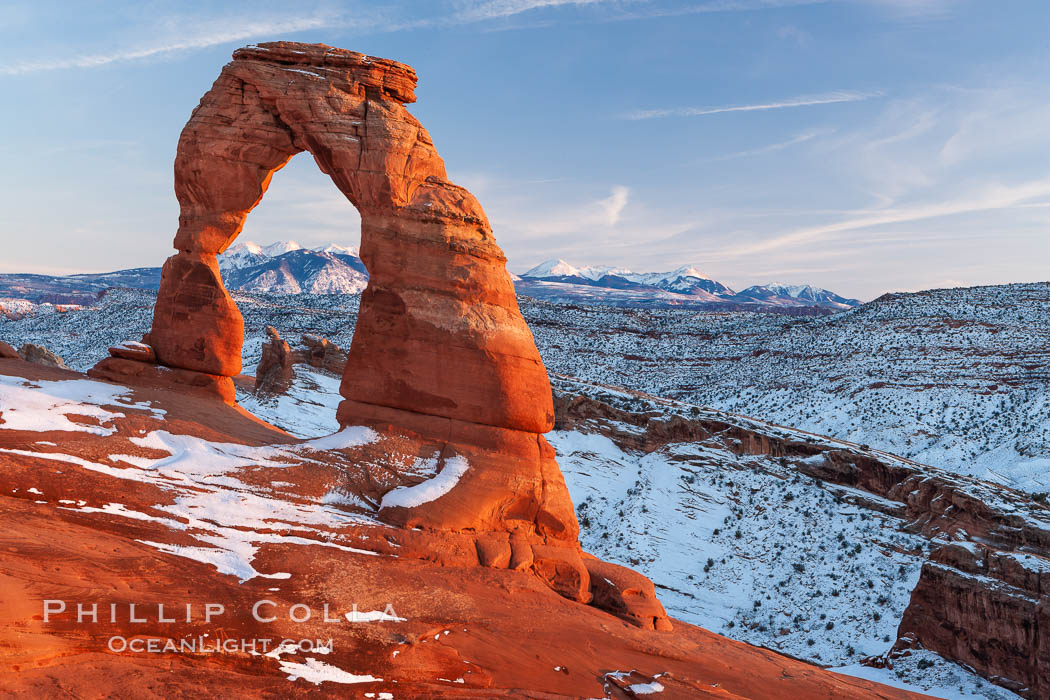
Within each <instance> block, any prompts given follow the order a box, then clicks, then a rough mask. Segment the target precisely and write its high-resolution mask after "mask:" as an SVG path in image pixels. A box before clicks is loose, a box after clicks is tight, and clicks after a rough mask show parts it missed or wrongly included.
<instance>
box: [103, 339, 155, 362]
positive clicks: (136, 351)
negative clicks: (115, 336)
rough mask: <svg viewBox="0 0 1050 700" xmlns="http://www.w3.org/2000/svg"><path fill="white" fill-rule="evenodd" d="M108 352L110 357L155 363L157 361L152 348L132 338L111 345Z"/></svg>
mask: <svg viewBox="0 0 1050 700" xmlns="http://www.w3.org/2000/svg"><path fill="white" fill-rule="evenodd" d="M109 354H110V356H111V357H120V358H123V359H125V360H136V361H137V362H148V363H155V362H156V361H157V355H156V353H154V352H153V348H151V347H150V346H149V345H146V344H145V343H139V342H136V341H134V340H126V341H124V342H123V343H121V344H120V345H113V346H111V347H110V348H109Z"/></svg>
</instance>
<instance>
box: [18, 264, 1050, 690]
mask: <svg viewBox="0 0 1050 700" xmlns="http://www.w3.org/2000/svg"><path fill="white" fill-rule="evenodd" d="M247 252H248V254H249V255H250V254H254V251H250V250H249V251H247ZM293 252H294V251H293ZM248 262H249V265H250V261H248ZM231 269H232V267H231ZM234 296H235V299H236V302H237V304H238V306H239V307H240V309H241V311H242V313H243V314H244V317H245V327H246V339H245V345H244V351H243V360H244V366H245V371H246V372H247V373H251V372H252V371H253V368H254V366H255V364H256V363H257V362H258V360H259V358H260V355H261V348H262V344H263V342H264V340H265V338H266V335H265V328H266V326H267V325H272V326H274V327H275V328H276V329H277V330H278V331H279V332H280V333H281V335H282V336H283V337H285V338H287V339H288V340H289V341H290V342H293V343H294V342H295V340H296V338H298V337H299V336H300V335H301V334H306V333H309V334H314V335H319V336H322V337H325V338H327V339H329V340H330V341H332V342H334V343H336V344H338V345H340V346H341V347H343V348H346V347H349V345H350V343H351V340H352V337H353V330H354V322H355V320H356V314H357V309H358V302H359V296H358V295H340V294H250V293H235V295H234ZM154 300H155V295H154V294H153V293H152V292H150V291H145V290H127V289H111V290H109V291H107V292H106V293H105V294H103V295H102V297H101V298H100V299H99V300H98V302H97V303H95V304H93V305H91V306H85V307H74V308H70V309H66V310H64V311H60V310H58V309H56V308H55V307H54V306H53V305H49V304H43V305H35V306H33V308H31V309H30V310H29V311H28V313H26V314H24V315H22V316H21V317H20V318H18V319H17V320H7V321H0V338H2V339H3V340H6V341H7V342H9V343H12V344H14V345H16V346H17V345H19V344H21V343H23V342H35V343H39V344H43V345H45V346H47V347H48V348H49V349H51V350H53V351H55V352H56V353H58V354H59V355H61V356H62V357H63V358H64V359H65V360H66V362H67V364H69V366H70V367H72V368H74V369H79V370H84V369H87V368H88V367H90V366H92V365H93V364H94V363H95V362H97V361H98V360H99V359H101V358H103V357H104V356H105V355H106V348H107V347H108V346H109V345H114V344H117V343H119V342H122V341H124V340H127V339H129V338H132V339H133V338H137V337H139V336H140V335H141V334H142V333H144V332H146V331H147V330H148V329H149V326H150V321H151V317H152V307H153V303H154ZM519 302H520V305H521V308H522V312H523V313H524V315H525V317H526V319H527V320H528V322H529V324H530V326H531V328H532V330H533V334H534V336H535V339H536V342H537V345H538V347H539V349H540V352H541V354H542V356H543V359H544V362H545V363H546V365H547V368H548V371H549V372H550V375H551V380H552V384H553V386H554V388H555V392H556V396H557V397H558V403H559V404H563V403H564V402H565V401H567V400H568V399H570V398H572V397H584V398H585V399H586V400H588V401H597V402H600V403H601V405H602V406H606V407H609V409H608V410H610V411H614V412H617V413H616V415H613V416H609V415H604V416H603V415H597V414H596V415H586V414H584V415H582V416H576V417H575V418H571V416H568V414H566V413H565V412H564V411H561V412H560V415H559V425H558V426H557V427H556V430H555V432H554V433H552V434H551V436H550V441H551V443H552V444H553V445H554V447H555V449H556V450H557V452H558V458H559V464H560V465H561V468H562V471H563V473H564V475H565V478H566V481H567V483H568V485H569V488H570V491H571V494H572V497H573V501H574V503H575V504H576V506H577V515H578V517H579V519H580V522H581V530H582V532H581V541H582V543H583V545H584V548H585V549H587V550H588V551H592V552H594V553H595V554H596V555H598V556H601V557H603V558H605V559H607V560H610V561H616V562H620V563H622V564H624V565H626V566H630V567H633V568H635V569H637V570H640V571H641V572H643V573H644V574H646V575H647V576H649V577H650V578H651V579H652V580H653V581H654V582H655V583H656V585H657V590H658V592H659V594H660V596H661V598H662V600H663V602H664V604H665V605H666V606H667V608H668V611H669V612H670V613H671V614H672V615H674V616H676V617H679V618H681V619H683V620H686V621H689V622H693V623H696V624H699V625H701V626H703V627H706V628H708V629H711V630H712V631H715V632H718V633H721V634H724V635H726V636H729V637H733V638H737V639H741V640H743V641H747V642H749V643H752V644H759V645H762V646H766V647H769V648H771V649H774V650H776V651H779V652H782V653H788V654H790V655H793V656H796V657H799V658H803V659H807V660H810V661H813V662H815V663H819V664H821V665H824V666H829V667H833V668H841V669H842V670H843V672H845V673H850V674H856V675H861V676H865V677H868V678H871V679H873V680H878V681H880V682H884V683H889V684H893V685H898V686H901V687H909V688H912V689H917V690H922V691H923V692H927V693H931V694H934V695H937V696H940V697H974V696H978V697H1001V698H1006V697H1015V696H1014V695H1013V694H1011V693H1010V692H1008V691H1006V690H1004V689H1002V688H999V687H997V686H994V685H992V684H990V683H988V682H987V681H985V680H983V679H981V678H980V677H978V676H977V675H976V674H974V673H972V672H970V671H969V670H967V669H966V668H964V667H962V666H959V665H956V664H954V663H950V662H948V661H946V660H943V659H941V658H940V657H938V656H936V655H935V654H933V653H932V652H926V651H920V652H916V653H914V654H912V655H911V656H908V657H905V658H902V659H898V660H896V662H895V663H894V665H893V669H892V670H890V669H876V668H870V667H868V666H862V665H860V661H861V660H862V659H863V658H864V657H868V656H874V655H880V654H884V653H885V652H887V651H888V650H889V648H890V646H891V645H892V642H893V641H894V639H895V632H896V629H897V625H898V623H899V622H900V619H901V615H902V614H903V611H904V609H905V608H906V607H907V605H908V601H909V596H910V594H911V591H912V589H913V588H914V586H915V584H916V581H917V579H918V575H919V569H920V568H921V566H922V564H923V562H924V561H925V559H926V556H927V554H928V553H929V551H930V550H931V549H932V548H934V547H936V546H937V545H941V544H944V543H945V542H947V541H948V540H949V539H950V536H949V535H948V534H947V533H941V532H938V531H937V528H936V527H933V528H930V527H926V528H925V529H922V528H916V527H915V526H914V524H913V523H909V521H908V520H909V519H908V517H906V515H907V514H906V513H905V510H904V509H903V508H902V507H901V504H900V503H896V502H891V501H889V500H887V499H881V498H880V497H878V496H876V495H873V494H871V493H867V492H862V491H860V490H857V489H852V488H849V487H845V486H842V485H838V484H834V483H831V482H830V481H827V480H825V479H821V478H818V477H815V476H814V474H815V473H816V472H815V471H814V470H813V467H815V466H816V467H819V465H820V464H821V463H822V462H821V460H823V459H828V457H827V455H830V454H831V453H832V452H834V453H836V454H846V455H859V454H867V455H871V454H877V455H879V459H881V460H883V462H885V463H887V464H891V465H895V468H900V469H906V470H913V471H914V473H915V474H916V478H917V479H921V480H923V481H930V480H939V482H940V483H943V484H945V485H947V486H946V488H948V489H949V490H950V491H952V492H954V493H961V494H970V495H974V494H976V495H975V497H977V498H980V499H981V500H982V501H983V502H985V503H990V504H993V507H994V508H997V509H999V512H1001V513H1006V514H1009V515H1011V516H1017V515H1019V516H1020V517H1022V518H1024V519H1025V522H1026V523H1027V525H1026V526H1028V527H1032V528H1036V529H1039V530H1040V531H1050V511H1047V510H1046V509H1045V508H1042V507H1041V506H1040V505H1039V504H1038V503H1037V502H1036V501H1035V500H1030V499H1029V500H1028V501H1026V505H1024V506H1023V507H1022V506H1020V505H1018V504H1017V503H1016V502H1014V500H1015V496H1017V495H1018V494H1017V492H1014V491H1011V490H1010V487H1013V488H1017V489H1020V490H1021V491H1022V492H1031V493H1035V494H1036V499H1037V500H1038V499H1039V498H1045V496H1042V495H1041V493H1042V492H1045V491H1047V490H1050V483H1048V482H1050V477H1048V475H1047V474H1048V470H1047V467H1048V466H1050V396H1048V393H1047V389H1046V386H1047V380H1048V379H1050V375H1048V372H1047V369H1046V368H1047V366H1048V365H1050V363H1048V359H1050V357H1048V355H1050V351H1048V348H1050V321H1048V318H1050V315H1048V314H1047V310H1048V309H1050V285H1048V284H1016V285H1005V286H997V287H977V288H969V289H950V290H933V291H927V292H919V293H912V294H896V295H887V296H885V297H882V298H880V299H879V300H877V301H875V302H871V303H868V304H864V305H861V306H859V307H857V308H854V309H852V310H849V311H846V312H844V313H839V314H835V315H833V316H801V317H792V316H783V315H774V314H765V313H709V312H700V311H696V310H682V309H621V308H612V307H606V306H582V305H579V304H571V305H566V304H558V303H551V302H547V301H538V300H534V299H530V298H528V297H524V296H523V297H519ZM295 371H296V377H295V381H294V384H293V386H292V388H291V390H290V391H289V392H288V393H287V394H284V395H280V396H276V397H269V398H262V397H257V396H255V395H253V394H251V393H247V392H245V391H239V393H238V400H239V401H240V403H241V404H242V405H243V406H244V407H245V408H247V409H248V410H250V411H252V412H253V413H255V414H256V415H259V416H260V417H262V418H264V419H265V420H268V421H270V422H272V423H274V424H276V425H278V426H280V427H283V428H285V429H287V430H289V431H290V432H292V433H293V434H295V435H298V436H301V437H312V436H317V435H324V434H328V433H331V432H333V431H334V430H336V429H337V428H338V426H337V424H336V423H335V420H334V413H335V412H334V408H335V406H336V405H337V404H338V402H339V400H340V397H339V396H338V393H337V392H338V384H339V379H338V377H336V376H331V375H329V374H327V373H325V372H324V371H322V370H317V369H314V368H310V367H307V366H305V365H297V366H296V370H295ZM580 400H582V399H580ZM599 413H600V412H599ZM676 417H677V419H681V420H687V421H689V420H692V421H696V420H701V421H707V422H708V424H709V423H711V422H712V421H713V422H714V424H717V425H723V426H727V427H726V428H725V431H723V433H718V432H717V431H716V432H713V433H709V434H706V435H705V436H697V437H695V438H689V439H675V440H656V441H655V442H654V439H653V437H652V434H654V433H653V431H654V430H656V433H655V434H657V435H658V434H659V433H660V429H661V428H660V426H663V425H665V424H667V422H668V421H671V420H672V419H675V418H676ZM784 426H791V427H790V428H789V427H784ZM739 431H746V432H747V434H749V435H758V436H760V437H761V439H770V440H796V441H799V442H800V443H805V444H807V445H809V446H810V449H812V450H813V451H814V453H813V455H812V456H810V457H808V458H806V459H792V460H785V459H783V458H780V459H777V458H774V457H772V456H770V455H763V454H748V453H746V452H745V451H741V450H740V449H739V442H740V440H739V438H738V437H733V435H736V434H738V433H739ZM822 455H824V456H822ZM896 455H899V457H898V456H896ZM902 458H905V459H902ZM910 460H915V462H911V461H910ZM924 465H932V466H924Z"/></svg>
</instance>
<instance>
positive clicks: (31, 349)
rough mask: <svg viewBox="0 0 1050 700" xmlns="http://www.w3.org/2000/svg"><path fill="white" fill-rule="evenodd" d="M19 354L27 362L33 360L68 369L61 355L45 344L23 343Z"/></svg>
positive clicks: (36, 362) (39, 363) (41, 363)
mask: <svg viewBox="0 0 1050 700" xmlns="http://www.w3.org/2000/svg"><path fill="white" fill-rule="evenodd" d="M18 355H19V357H21V358H22V359H23V360H25V361H26V362H32V363H34V364H38V365H46V366H48V367H61V368H62V369H68V367H66V363H65V362H64V361H63V360H62V358H61V357H59V356H58V355H56V354H55V353H53V352H51V351H50V350H48V349H47V348H45V347H44V346H43V345H36V344H35V343H23V344H22V347H20V348H19V349H18Z"/></svg>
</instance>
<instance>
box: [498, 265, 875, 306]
mask: <svg viewBox="0 0 1050 700" xmlns="http://www.w3.org/2000/svg"><path fill="white" fill-rule="evenodd" d="M514 284H515V287H516V289H517V290H518V293H519V294H524V295H525V296H530V297H533V298H537V299H545V300H548V301H561V302H574V301H575V302H581V303H591V304H601V305H604V306H645V307H661V306H684V307H687V308H699V309H708V310H727V311H733V310H740V311H745V310H746V311H780V312H785V313H833V312H835V311H845V310H847V309H851V308H853V307H855V306H859V305H860V301H858V300H857V299H847V298H845V297H842V296H839V295H838V294H835V293H834V292H830V291H828V290H826V289H820V288H818V287H813V286H811V285H808V284H804V285H787V284H780V283H772V284H765V285H754V286H751V287H748V288H747V289H744V290H743V291H740V292H735V291H733V290H732V289H730V288H729V287H728V286H726V285H725V284H722V283H721V282H718V281H716V280H713V279H711V278H710V277H708V276H707V275H705V274H704V273H703V272H701V271H700V270H698V269H697V268H695V267H693V266H690V265H686V266H684V267H680V268H678V269H677V270H672V271H671V272H641V273H639V272H632V271H631V270H627V269H624V268H616V267H605V266H602V267H595V266H591V267H575V266H573V265H570V264H569V263H567V262H565V261H564V260H548V261H547V262H545V263H542V264H540V265H537V266H536V267H534V268H532V269H531V270H529V271H528V272H526V273H525V274H523V275H521V276H520V277H518V278H517V279H515V282H514Z"/></svg>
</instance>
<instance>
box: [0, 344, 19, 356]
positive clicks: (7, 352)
mask: <svg viewBox="0 0 1050 700" xmlns="http://www.w3.org/2000/svg"><path fill="white" fill-rule="evenodd" d="M20 359H22V356H21V355H19V354H18V351H17V350H15V349H14V348H13V347H11V346H10V345H8V344H7V343H5V342H4V341H2V340H0V360H20Z"/></svg>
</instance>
